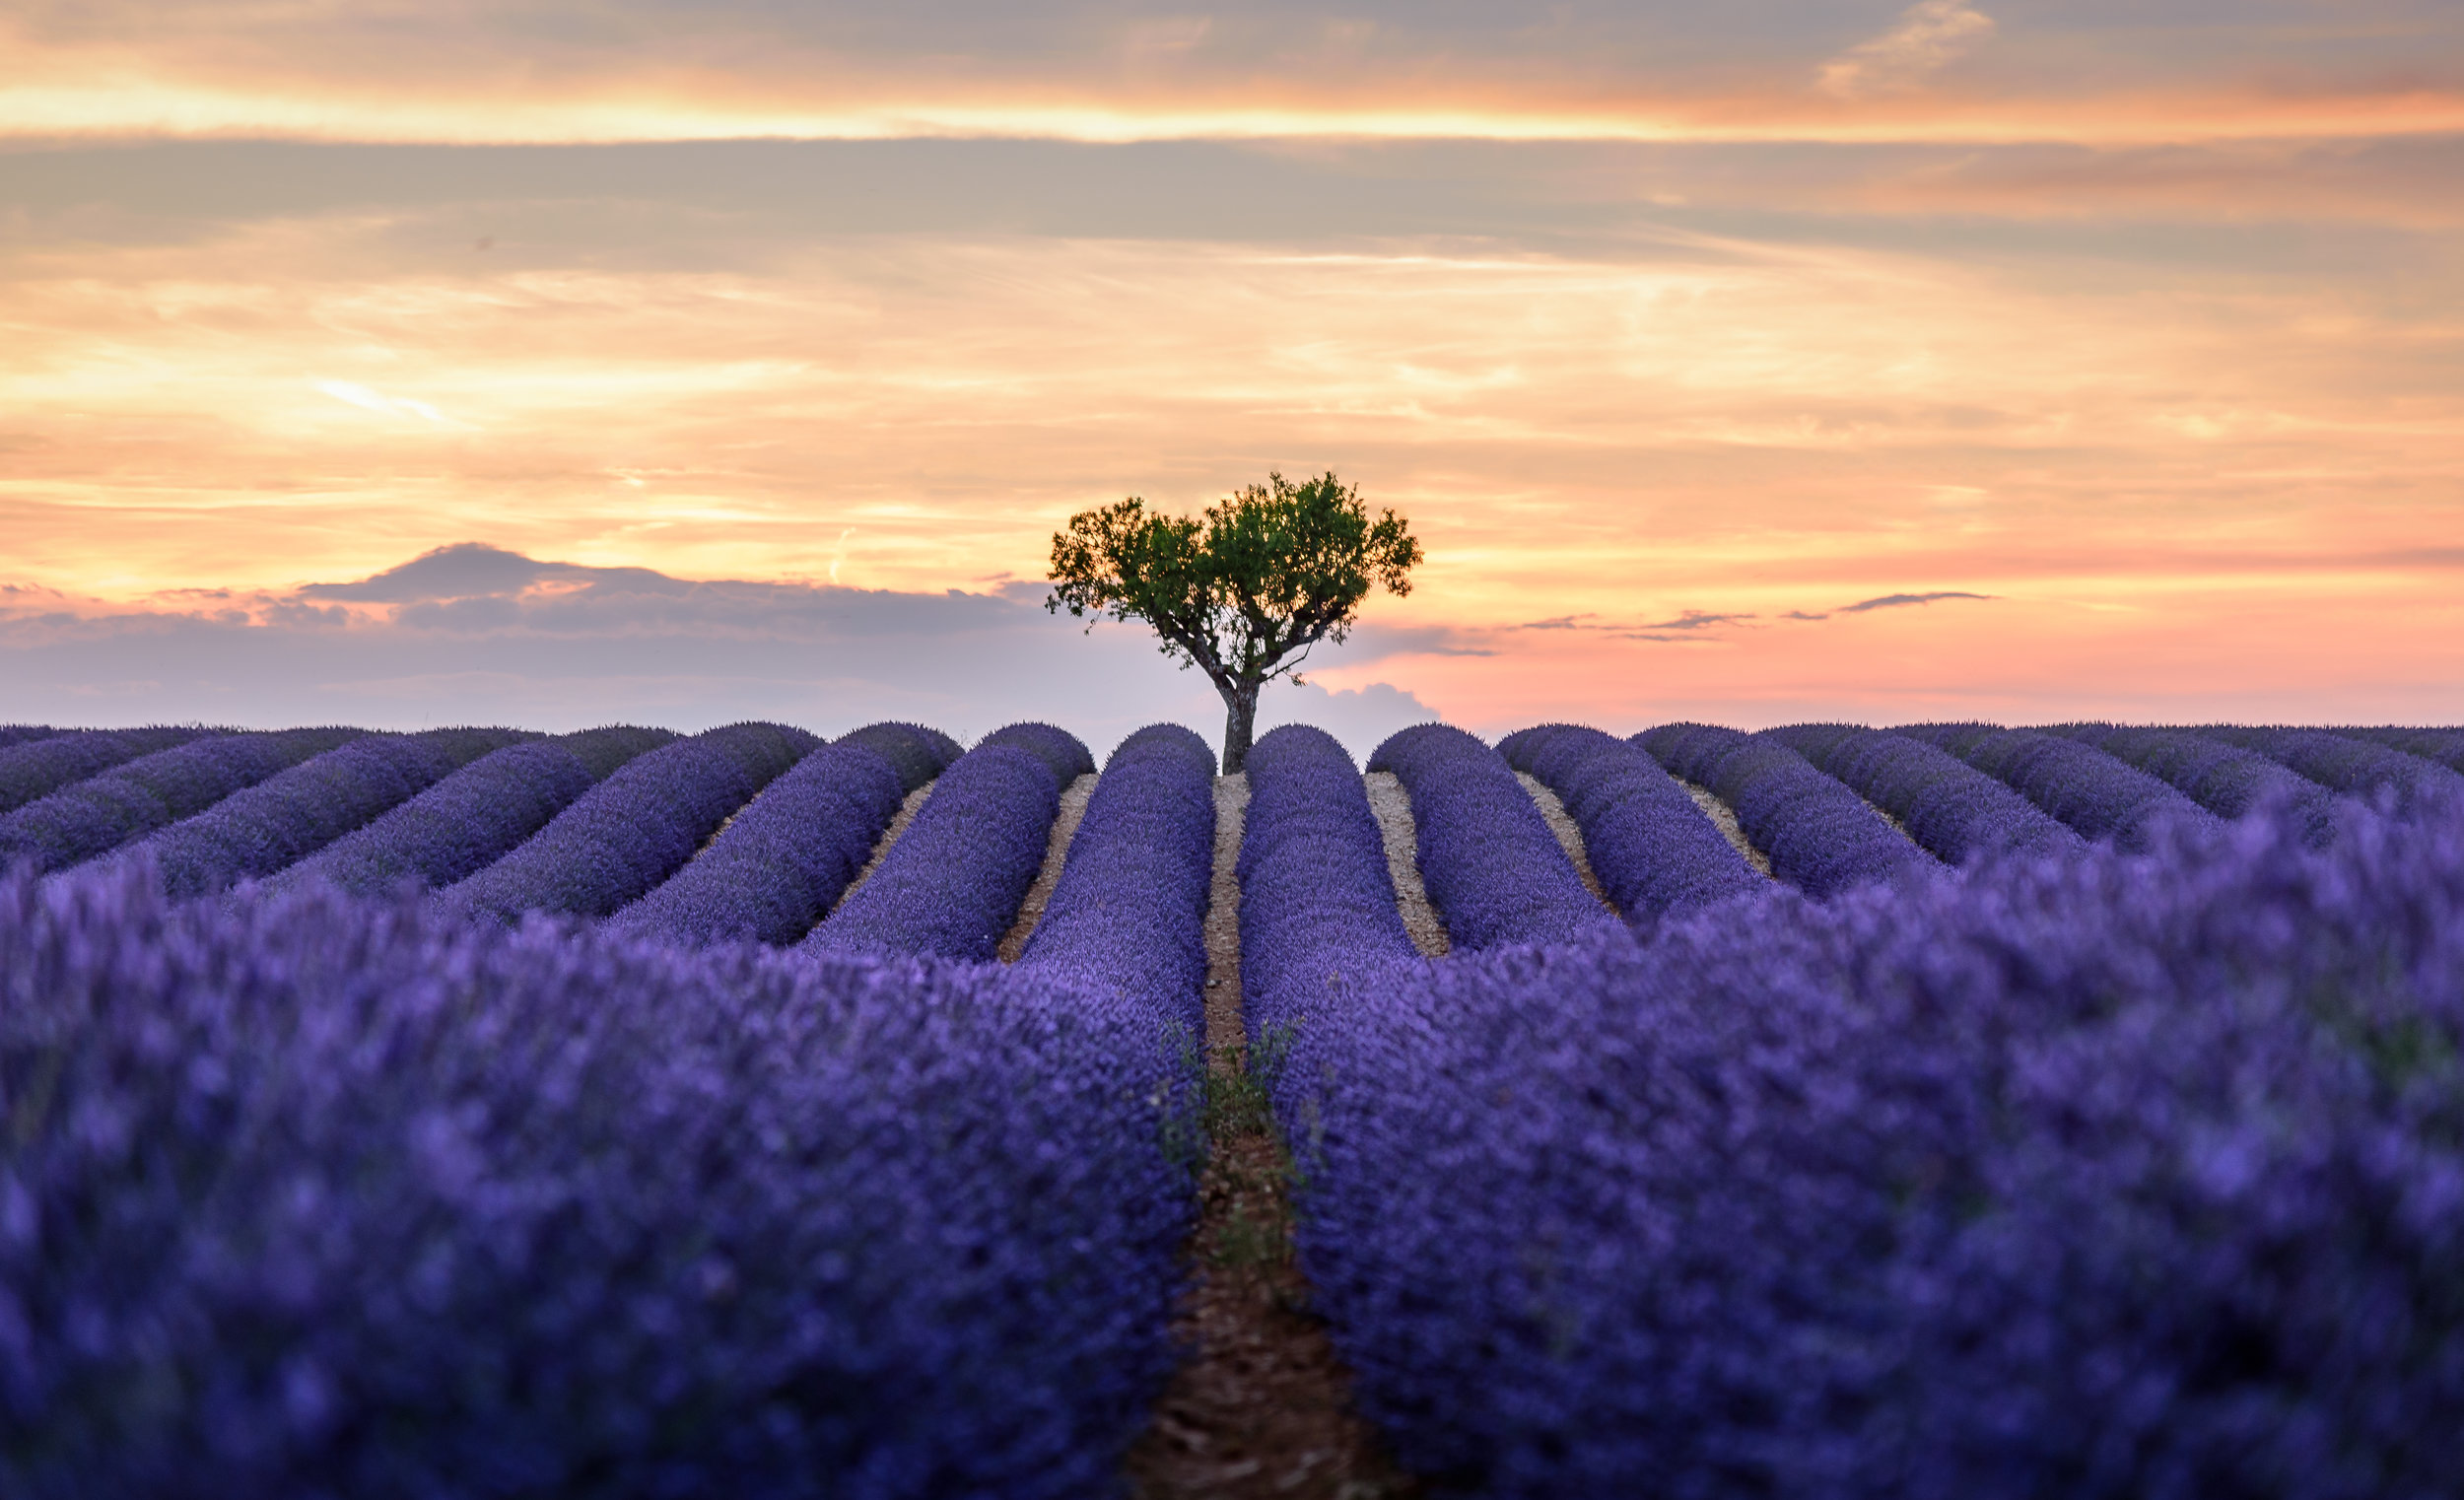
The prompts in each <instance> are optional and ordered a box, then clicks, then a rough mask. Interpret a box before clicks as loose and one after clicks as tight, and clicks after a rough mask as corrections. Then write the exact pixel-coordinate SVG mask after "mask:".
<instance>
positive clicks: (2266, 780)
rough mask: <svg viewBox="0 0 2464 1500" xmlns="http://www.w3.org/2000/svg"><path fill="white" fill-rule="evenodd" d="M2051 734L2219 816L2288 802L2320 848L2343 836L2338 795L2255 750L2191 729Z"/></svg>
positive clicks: (2117, 727)
mask: <svg viewBox="0 0 2464 1500" xmlns="http://www.w3.org/2000/svg"><path fill="white" fill-rule="evenodd" d="M2045 732H2046V733H2048V734H2059V735H2062V736H2064V737H2065V738H2068V739H2075V740H2078V741H2079V742H2080V743H2081V744H2084V745H2092V746H2094V747H2095V748H2096V749H2098V750H2101V751H2103V752H2104V753H2105V754H2107V755H2110V756H2112V757H2113V758H2114V759H2115V760H2118V761H2120V762H2122V763H2123V764H2124V765H2126V766H2131V767H2134V768H2136V769H2138V770H2140V771H2144V772H2146V773H2148V774H2149V775H2150V776H2153V777H2155V778H2156V779H2157V780H2158V781H2161V782H2163V783H2164V784H2166V785H2168V786H2171V787H2172V788H2173V789H2175V790H2176V791H2179V792H2181V793H2182V794H2183V795H2185V796H2187V797H2189V798H2190V799H2191V800H2193V801H2195V802H2197V803H2198V804H2199V805H2200V806H2202V807H2204V808H2206V809H2207V810H2208V811H2210V812H2212V813H2215V814H2216V815H2217V816H2218V817H2222V818H2241V817H2247V816H2249V815H2250V814H2251V813H2253V812H2256V811H2258V810H2259V809H2260V808H2262V807H2265V806H2268V805H2270V804H2272V803H2279V802H2281V803H2284V804H2286V805H2288V806H2291V807H2293V808H2294V809H2296V812H2295V816H2297V817H2299V818H2300V820H2301V823H2302V826H2303V827H2304V828H2306V829H2308V830H2309V837H2310V839H2311V841H2312V842H2313V843H2322V844H2323V843H2325V842H2326V841H2327V839H2328V838H2329V837H2330V836H2332V835H2333V833H2334V832H2335V827H2336V816H2337V814H2336V798H2335V794H2334V793H2333V792H2331V791H2329V790H2328V789H2327V788H2325V787H2324V786H2321V785H2319V784H2317V783H2315V782H2312V781H2311V780H2309V779H2308V778H2307V777H2304V776H2301V775H2298V774H2297V773H2295V772H2293V771H2291V770H2289V769H2287V768H2286V767H2285V766H2283V765H2281V764H2279V763H2278V762H2276V761H2274V760H2272V759H2270V758H2269V757H2267V756H2265V755H2262V754H2260V753H2259V752H2257V751H2255V750H2245V749H2243V748H2241V747H2240V746H2238V745H2234V744H2229V743H2226V742H2224V741H2223V740H2220V739H2217V738H2214V737H2213V736H2210V735H2206V734H2201V733H2198V732H2197V731H2195V730H2190V729H2162V728H2139V727H2135V726H2133V725H2129V724H2092V723H2090V724H2049V725H2047V726H2046V728H2045Z"/></svg>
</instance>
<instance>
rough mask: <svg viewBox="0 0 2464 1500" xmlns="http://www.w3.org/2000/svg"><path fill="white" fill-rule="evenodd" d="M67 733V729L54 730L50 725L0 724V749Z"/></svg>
mask: <svg viewBox="0 0 2464 1500" xmlns="http://www.w3.org/2000/svg"><path fill="white" fill-rule="evenodd" d="M67 732H68V731H67V730H65V729H54V728H52V727H51V726H50V725H49V724H0V749H7V748H8V747H10V746H12V745H23V744H25V743H27V742H28V741H30V740H37V739H49V738H50V737H51V736H53V735H55V734H65V733H67Z"/></svg>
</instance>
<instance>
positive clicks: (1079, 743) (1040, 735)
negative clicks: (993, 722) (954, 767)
mask: <svg viewBox="0 0 2464 1500" xmlns="http://www.w3.org/2000/svg"><path fill="white" fill-rule="evenodd" d="M987 745H1007V746H1009V747H1010V748H1012V749H1014V750H1024V751H1025V752H1027V753H1028V754H1029V755H1032V756H1034V757H1035V758H1036V759H1037V760H1040V761H1042V762H1043V763H1044V764H1045V765H1046V766H1048V767H1050V768H1052V773H1053V784H1055V785H1057V786H1064V787H1065V786H1067V785H1068V784H1070V783H1071V782H1074V781H1076V780H1077V779H1078V778H1080V777H1082V776H1093V775H1094V774H1095V756H1094V753H1093V752H1092V751H1090V750H1088V749H1087V747H1086V742H1085V741H1084V740H1081V739H1079V738H1078V737H1077V736H1076V735H1074V734H1072V733H1070V732H1069V731H1068V730H1066V729H1058V728H1055V727H1054V726H1053V725H1051V724H1042V723H1021V724H1009V725H1006V726H1004V727H1002V728H998V729H995V730H993V731H992V733H990V734H988V735H986V736H985V737H984V738H982V739H980V740H978V741H976V748H977V749H979V750H981V749H983V748H984V747H985V746H987Z"/></svg>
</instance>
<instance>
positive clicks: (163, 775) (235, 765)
mask: <svg viewBox="0 0 2464 1500" xmlns="http://www.w3.org/2000/svg"><path fill="white" fill-rule="evenodd" d="M367 733H368V731H367V730H365V729H340V728H328V729H277V730H271V731H266V732H261V733H248V734H221V735H212V736H208V737H205V738H201V739H195V740H191V741H189V742H188V743H186V744H181V745H175V746H173V747H172V748H171V749H168V750H158V751H156V752H154V753H153V754H151V755H144V756H140V757H138V758H137V759H135V760H131V761H128V762H127V763H125V764H123V765H120V766H117V767H115V768H113V769H112V770H109V771H105V772H103V774H101V775H99V776H93V777H89V778H87V779H86V780H84V781H80V782H77V783H74V784H70V785H68V786H65V787H62V788H61V789H60V790H58V791H55V792H52V793H51V794H50V795H49V796H46V797H42V798H40V799H38V800H36V801H33V802H29V803H27V804H26V805H25V806H23V807H21V808H19V809H18V810H17V811H15V812H13V813H10V814H9V815H8V816H6V817H4V818H0V868H5V867H7V866H9V865H12V864H15V863H17V862H19V861H21V860H23V861H26V862H28V863H30V864H32V865H33V866H34V868H35V869H36V870H37V871H42V870H56V869H64V868H66V867H67V866H69V865H72V864H78V863H82V862H84V861H85V860H88V859H92V858H94V857H95V856H97V855H99V854H105V853H108V852H111V851H112V850H115V849H117V848H119V847H120V846H121V845H123V844H126V843H127V842H129V841H130V840H132V839H138V838H143V837H144V836H145V835H147V834H150V833H152V832H154V831H155V830H156V829H159V828H166V827H169V826H170V825H171V824H173V823H176V822H178V821H179V820H180V819H182V818H185V817H190V816H193V815H194V814H197V813H200V812H203V811H205V810H206V809H207V808H209V807H211V806H213V805H214V804H215V803H217V802H219V801H221V800H222V799H223V798H225V797H227V796H229V795H231V794H232V793H233V792H235V791H239V790H241V789H243V788H245V787H249V786H253V785H255V784H257V783H259V782H261V781H264V780H265V779H266V778H267V777H270V776H273V775H274V774H276V773H277V772H282V771H287V770H289V769H290V768H292V767H293V766H296V765H298V764H300V763H301V762H302V761H305V760H307V759H308V758H309V757H310V756H315V755H322V754H324V753H325V752H326V751H328V750H331V749H334V748H335V747H337V746H339V745H342V744H344V743H346V742H348V741H350V740H354V739H358V738H361V737H362V736H364V735H366V734H367ZM30 748H39V742H38V743H37V745H36V746H34V747H30Z"/></svg>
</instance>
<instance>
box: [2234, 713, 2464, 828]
mask: <svg viewBox="0 0 2464 1500" xmlns="http://www.w3.org/2000/svg"><path fill="white" fill-rule="evenodd" d="M2198 732H2199V733H2201V734H2205V735H2207V736H2209V737H2211V738H2214V739H2221V740H2224V742H2226V743H2227V744H2233V745H2239V746H2241V747H2242V748H2244V749H2247V750H2255V751H2257V752H2259V753H2260V754H2261V755H2265V756H2267V757H2269V758H2270V759H2272V760H2275V761H2277V762H2279V763H2281V764H2283V765H2286V766H2289V767H2291V768H2293V770H2294V771H2297V772H2299V773H2301V774H2302V775H2303V776H2305V777H2308V778H2309V779H2310V780H2311V781H2313V782H2316V783H2318V784H2320V785H2322V786H2325V787H2327V788H2329V789H2330V790H2333V791H2341V792H2344V793H2345V794H2347V795H2349V796H2358V797H2370V796H2374V795H2380V794H2384V795H2389V796H2392V797H2393V798H2394V799H2395V804H2396V810H2397V812H2398V814H2399V815H2401V816H2405V817H2410V816H2413V815H2415V814H2418V813H2421V812H2425V811H2428V810H2430V809H2431V808H2433V807H2435V808H2451V807H2464V776H2459V775H2457V774H2456V773H2455V772H2453V771H2449V770H2448V769H2447V768H2446V767H2444V766H2441V765H2439V764H2438V763H2436V762H2435V761H2430V760H2425V759H2423V758H2422V757H2420V756H2418V755H2407V754H2406V753H2405V752H2403V751H2401V750H2395V749H2390V748H2389V747H2387V746H2385V745H2381V744H2376V743H2373V742H2372V741H2370V740H2366V739H2357V738H2355V737H2353V736H2351V735H2347V734H2341V733H2335V732H2332V731H2329V730H2326V729H2266V728H2236V727H2234V726H2232V725H2229V724H2224V725H2217V726H2214V727H2210V728H2204V729H2201V730H2199V731H2198Z"/></svg>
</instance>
